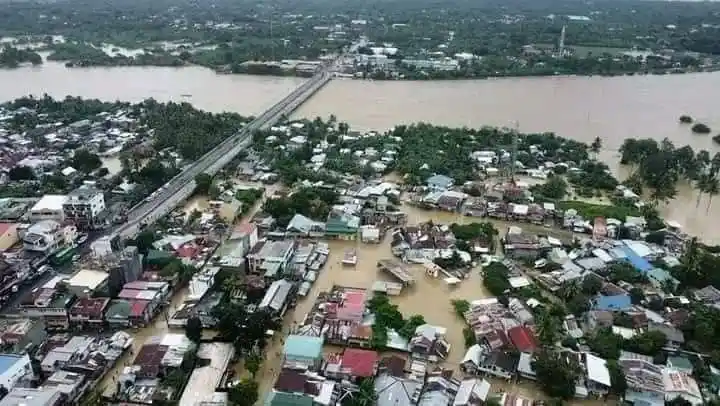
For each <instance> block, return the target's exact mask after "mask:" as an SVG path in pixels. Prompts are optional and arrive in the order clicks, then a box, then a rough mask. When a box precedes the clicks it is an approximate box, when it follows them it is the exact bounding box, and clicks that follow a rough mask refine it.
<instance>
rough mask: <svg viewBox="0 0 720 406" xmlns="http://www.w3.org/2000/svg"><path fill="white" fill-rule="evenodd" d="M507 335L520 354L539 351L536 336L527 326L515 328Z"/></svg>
mask: <svg viewBox="0 0 720 406" xmlns="http://www.w3.org/2000/svg"><path fill="white" fill-rule="evenodd" d="M507 335H508V337H509V338H510V341H512V343H513V345H514V346H515V348H517V349H518V351H520V352H533V351H535V349H537V346H538V344H537V340H536V339H535V334H533V332H532V331H530V329H529V328H527V327H525V326H517V327H513V328H511V329H509V330H508V331H507Z"/></svg>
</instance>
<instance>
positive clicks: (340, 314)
mask: <svg viewBox="0 0 720 406" xmlns="http://www.w3.org/2000/svg"><path fill="white" fill-rule="evenodd" d="M335 311H336V312H337V314H336V318H337V319H338V320H345V321H356V322H359V321H361V320H362V317H363V314H364V313H365V290H364V289H363V290H361V289H345V291H344V292H343V301H342V302H341V303H340V304H339V305H338V307H337V309H336V310H335Z"/></svg>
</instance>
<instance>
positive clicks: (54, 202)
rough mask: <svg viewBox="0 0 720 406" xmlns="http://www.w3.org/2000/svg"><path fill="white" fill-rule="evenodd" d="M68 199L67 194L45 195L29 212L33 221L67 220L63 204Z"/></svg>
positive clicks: (29, 216) (59, 221)
mask: <svg viewBox="0 0 720 406" xmlns="http://www.w3.org/2000/svg"><path fill="white" fill-rule="evenodd" d="M66 200H67V196H65V195H45V196H43V197H42V198H41V199H40V200H39V201H38V202H37V203H35V205H34V206H33V207H32V208H31V209H30V211H29V212H28V218H29V220H30V222H31V223H37V222H38V221H43V220H53V221H57V222H58V223H62V222H63V221H64V220H65V213H64V212H63V204H65V201H66Z"/></svg>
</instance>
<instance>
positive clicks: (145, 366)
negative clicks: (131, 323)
mask: <svg viewBox="0 0 720 406" xmlns="http://www.w3.org/2000/svg"><path fill="white" fill-rule="evenodd" d="M169 348H170V347H168V346H167V345H159V344H145V345H143V346H142V348H140V351H139V352H138V355H137V356H136V357H135V361H134V362H133V365H139V366H140V373H141V375H142V376H150V377H156V376H157V375H158V374H159V373H160V362H162V359H163V357H164V356H165V354H166V353H167V352H168V349H169Z"/></svg>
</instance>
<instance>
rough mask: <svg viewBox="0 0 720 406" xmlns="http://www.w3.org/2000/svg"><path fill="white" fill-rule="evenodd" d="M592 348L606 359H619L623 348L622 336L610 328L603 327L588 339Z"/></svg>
mask: <svg viewBox="0 0 720 406" xmlns="http://www.w3.org/2000/svg"><path fill="white" fill-rule="evenodd" d="M587 344H588V346H589V347H590V349H591V350H592V351H593V352H594V353H597V354H598V355H599V356H600V357H602V358H605V359H618V358H619V357H620V351H622V348H623V339H622V337H620V336H618V335H616V334H615V333H613V331H612V329H610V328H601V329H599V330H598V331H596V332H595V335H593V336H592V337H590V338H589V339H588V340H587Z"/></svg>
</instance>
